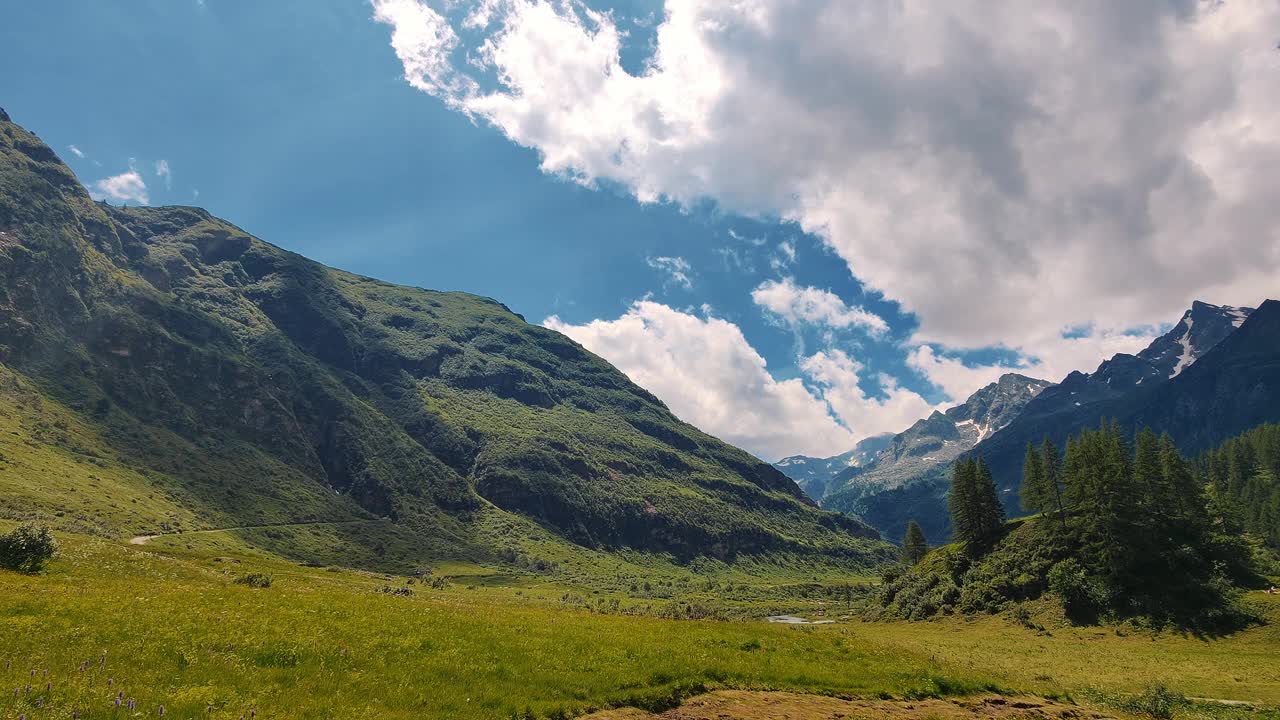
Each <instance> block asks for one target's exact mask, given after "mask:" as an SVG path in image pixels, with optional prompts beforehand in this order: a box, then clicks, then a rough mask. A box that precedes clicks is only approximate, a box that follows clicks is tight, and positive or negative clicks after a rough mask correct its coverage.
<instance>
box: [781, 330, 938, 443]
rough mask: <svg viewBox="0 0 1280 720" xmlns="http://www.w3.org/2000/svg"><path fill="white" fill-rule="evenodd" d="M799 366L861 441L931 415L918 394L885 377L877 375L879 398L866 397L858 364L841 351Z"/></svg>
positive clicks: (831, 351) (809, 359)
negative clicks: (855, 429) (859, 429)
mask: <svg viewBox="0 0 1280 720" xmlns="http://www.w3.org/2000/svg"><path fill="white" fill-rule="evenodd" d="M800 367H801V369H802V370H804V372H805V373H806V374H807V375H808V376H809V377H810V378H812V379H813V381H814V382H815V383H817V384H818V386H819V387H820V388H821V390H820V392H821V395H822V398H823V400H825V401H826V402H827V404H828V405H829V406H830V407H831V410H832V411H833V412H834V413H835V414H836V416H837V417H839V418H841V419H842V420H844V421H845V422H846V423H849V424H854V423H856V425H853V426H854V427H857V428H861V429H862V431H861V432H858V433H857V436H858V439H859V440H861V439H862V438H864V437H867V436H869V435H874V434H877V433H882V432H900V431H902V430H905V429H906V428H907V427H909V426H910V425H911V424H912V423H914V422H915V421H916V420H919V419H920V418H922V417H925V416H927V415H928V414H929V413H931V412H933V410H934V409H935V407H934V406H933V405H930V404H929V403H928V402H927V401H925V399H924V398H922V397H920V395H918V394H916V393H915V392H912V391H910V390H907V389H904V388H901V387H898V384H897V382H896V381H895V380H894V379H893V378H891V377H889V376H888V375H885V374H880V375H879V376H878V378H877V379H878V381H879V383H880V391H881V396H880V397H875V396H871V395H868V394H867V393H866V392H865V391H863V390H862V387H861V383H860V381H861V375H862V372H863V369H864V368H863V366H862V363H859V362H858V361H856V360H854V359H853V358H851V357H849V356H848V355H847V354H846V353H845V352H843V351H841V350H835V349H828V350H824V351H821V352H817V353H815V354H813V355H811V356H809V357H807V358H805V359H804V360H803V362H801V363H800Z"/></svg>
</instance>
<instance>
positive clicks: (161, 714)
mask: <svg viewBox="0 0 1280 720" xmlns="http://www.w3.org/2000/svg"><path fill="white" fill-rule="evenodd" d="M160 717H164V706H163V705H161V706H160Z"/></svg>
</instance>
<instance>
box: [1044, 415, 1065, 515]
mask: <svg viewBox="0 0 1280 720" xmlns="http://www.w3.org/2000/svg"><path fill="white" fill-rule="evenodd" d="M1040 456H1041V461H1040V463H1041V467H1043V468H1044V485H1045V488H1046V492H1047V493H1048V494H1049V495H1050V496H1051V497H1052V499H1053V504H1054V507H1055V508H1056V509H1057V511H1058V519H1059V520H1060V521H1061V524H1062V530H1063V531H1064V532H1065V531H1066V529H1067V508H1066V506H1065V505H1063V500H1062V458H1061V457H1059V456H1058V447H1057V446H1056V445H1054V444H1053V441H1052V440H1050V439H1049V438H1048V437H1047V436H1046V437H1045V439H1044V442H1043V443H1042V444H1041V445H1040Z"/></svg>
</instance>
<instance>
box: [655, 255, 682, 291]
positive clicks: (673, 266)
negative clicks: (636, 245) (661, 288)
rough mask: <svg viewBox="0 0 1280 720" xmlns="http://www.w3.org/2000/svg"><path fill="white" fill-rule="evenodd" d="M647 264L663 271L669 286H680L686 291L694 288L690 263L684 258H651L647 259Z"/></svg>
mask: <svg viewBox="0 0 1280 720" xmlns="http://www.w3.org/2000/svg"><path fill="white" fill-rule="evenodd" d="M645 262H647V263H648V264H649V267H651V268H653V269H655V270H660V271H662V272H663V273H664V274H665V275H666V276H667V280H666V282H667V283H668V284H674V285H679V286H680V287H682V288H684V289H685V290H690V289H692V288H693V279H692V278H690V277H689V273H690V272H691V268H690V267H689V262H688V261H687V260H685V259H684V258H682V257H651V258H646V259H645Z"/></svg>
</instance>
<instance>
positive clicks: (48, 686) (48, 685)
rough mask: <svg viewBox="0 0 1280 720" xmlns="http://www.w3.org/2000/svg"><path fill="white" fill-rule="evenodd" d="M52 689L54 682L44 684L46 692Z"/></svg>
mask: <svg viewBox="0 0 1280 720" xmlns="http://www.w3.org/2000/svg"><path fill="white" fill-rule="evenodd" d="M52 689H53V683H51V682H47V683H45V684H44V691H45V692H49V691H50V690H52Z"/></svg>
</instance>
